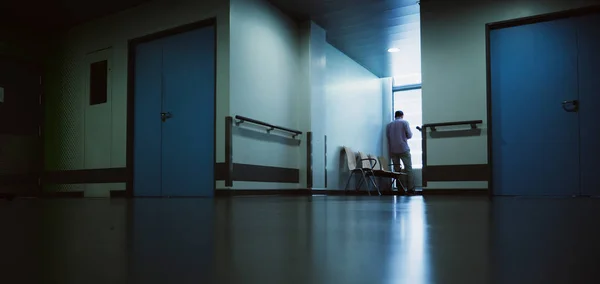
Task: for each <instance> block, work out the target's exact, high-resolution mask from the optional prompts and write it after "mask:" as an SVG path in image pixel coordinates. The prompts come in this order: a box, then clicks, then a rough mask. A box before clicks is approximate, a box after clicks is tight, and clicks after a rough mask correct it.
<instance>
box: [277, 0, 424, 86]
mask: <svg viewBox="0 0 600 284" xmlns="http://www.w3.org/2000/svg"><path fill="white" fill-rule="evenodd" d="M270 1H271V3H273V5H275V6H276V7H278V8H279V9H281V10H282V11H284V12H285V13H286V14H288V15H290V16H292V17H293V18H295V19H296V20H300V21H301V20H305V19H312V20H313V21H314V22H315V23H317V24H318V25H319V26H321V27H323V28H324V29H325V30H326V31H327V40H328V41H329V43H330V44H331V45H333V46H335V47H336V48H338V49H339V50H341V51H342V52H344V53H345V54H347V55H348V56H349V57H350V58H352V59H354V60H355V61H357V62H358V63H359V64H361V65H362V66H364V67H365V68H367V69H368V70H369V71H371V72H372V73H374V74H375V75H377V76H379V77H404V76H411V75H412V74H415V76H418V77H419V78H420V73H421V64H420V62H421V51H420V50H421V45H420V43H421V25H420V6H419V4H418V1H417V0H270ZM389 48H398V49H399V51H398V52H397V53H388V52H387V50H388V49H389Z"/></svg>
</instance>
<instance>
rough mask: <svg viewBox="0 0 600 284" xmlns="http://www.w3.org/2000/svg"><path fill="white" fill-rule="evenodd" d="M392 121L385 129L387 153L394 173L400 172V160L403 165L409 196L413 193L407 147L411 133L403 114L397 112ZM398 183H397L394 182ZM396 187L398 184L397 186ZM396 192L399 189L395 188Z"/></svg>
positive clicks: (413, 183)
mask: <svg viewBox="0 0 600 284" xmlns="http://www.w3.org/2000/svg"><path fill="white" fill-rule="evenodd" d="M394 116H395V119H394V121H392V122H390V123H389V124H388V125H387V128H386V134H387V139H388V151H389V153H390V158H391V159H392V163H394V171H396V172H398V171H400V169H401V168H400V160H402V164H404V170H405V172H406V175H407V179H408V180H407V185H406V187H407V189H408V193H409V194H413V193H414V192H415V182H414V176H413V172H412V159H411V156H410V147H408V139H410V138H412V135H413V134H412V131H410V125H409V124H408V121H406V120H404V113H403V112H402V111H401V110H399V111H396V113H395V115H394ZM396 182H399V181H396ZM397 185H398V184H397ZM397 187H398V190H399V189H400V188H401V187H400V186H397Z"/></svg>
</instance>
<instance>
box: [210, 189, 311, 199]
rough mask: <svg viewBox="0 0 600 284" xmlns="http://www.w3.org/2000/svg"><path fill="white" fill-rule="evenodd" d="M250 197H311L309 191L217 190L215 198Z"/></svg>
mask: <svg viewBox="0 0 600 284" xmlns="http://www.w3.org/2000/svg"><path fill="white" fill-rule="evenodd" d="M248 195H310V190H308V189H265V190H260V189H217V190H215V196H217V197H222V196H248Z"/></svg>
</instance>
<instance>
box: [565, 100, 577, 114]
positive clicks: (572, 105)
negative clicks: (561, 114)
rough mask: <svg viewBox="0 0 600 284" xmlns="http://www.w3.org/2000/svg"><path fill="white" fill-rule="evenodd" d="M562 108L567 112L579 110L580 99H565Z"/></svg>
mask: <svg viewBox="0 0 600 284" xmlns="http://www.w3.org/2000/svg"><path fill="white" fill-rule="evenodd" d="M562 108H563V109H564V110H565V111H566V112H577V111H579V100H572V101H564V102H562Z"/></svg>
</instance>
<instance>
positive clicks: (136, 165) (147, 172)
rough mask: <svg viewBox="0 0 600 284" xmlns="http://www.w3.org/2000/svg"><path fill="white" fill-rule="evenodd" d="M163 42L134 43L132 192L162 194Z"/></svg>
mask: <svg viewBox="0 0 600 284" xmlns="http://www.w3.org/2000/svg"><path fill="white" fill-rule="evenodd" d="M161 44H162V42H161V41H160V40H156V41H152V42H148V43H143V44H140V45H138V46H137V48H136V56H135V87H134V90H135V93H134V96H135V106H134V108H135V114H134V121H135V127H134V130H133V131H134V139H133V143H134V146H133V152H134V155H133V157H134V161H133V187H134V194H135V196H161V186H160V185H161V156H160V152H161V120H160V112H161V86H162V83H161V72H162V45H161Z"/></svg>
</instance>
